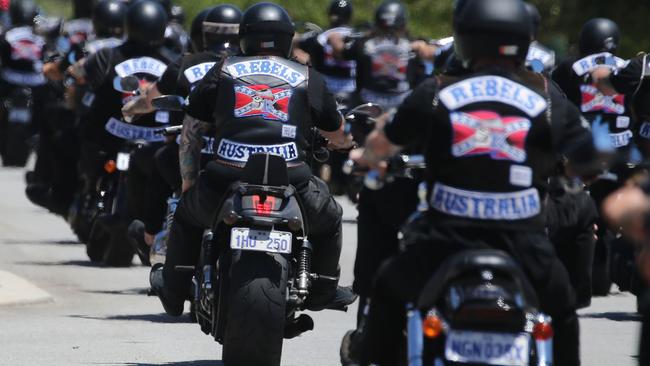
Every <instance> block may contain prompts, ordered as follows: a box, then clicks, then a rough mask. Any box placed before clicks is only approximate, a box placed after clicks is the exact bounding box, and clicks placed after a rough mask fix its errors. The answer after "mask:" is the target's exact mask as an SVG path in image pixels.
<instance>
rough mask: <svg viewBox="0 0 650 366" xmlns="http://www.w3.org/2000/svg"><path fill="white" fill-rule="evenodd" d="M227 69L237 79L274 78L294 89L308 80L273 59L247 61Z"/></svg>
mask: <svg viewBox="0 0 650 366" xmlns="http://www.w3.org/2000/svg"><path fill="white" fill-rule="evenodd" d="M226 68H227V69H228V73H230V75H231V76H232V77H233V78H235V79H239V78H242V77H245V76H253V75H264V76H272V77H275V78H278V79H281V80H284V81H285V82H286V83H287V84H289V85H291V86H293V87H296V86H298V85H300V84H302V83H303V82H304V81H305V80H306V79H307V78H306V76H305V75H303V74H302V73H301V72H299V71H298V70H296V69H294V68H292V67H291V66H290V65H287V64H284V63H281V62H278V61H276V60H273V59H253V60H245V61H240V62H237V63H234V64H231V65H228V66H227V67H226Z"/></svg>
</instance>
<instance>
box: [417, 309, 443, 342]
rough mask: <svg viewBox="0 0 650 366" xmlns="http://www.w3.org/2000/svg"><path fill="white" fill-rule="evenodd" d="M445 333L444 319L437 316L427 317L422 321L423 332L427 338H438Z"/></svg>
mask: <svg viewBox="0 0 650 366" xmlns="http://www.w3.org/2000/svg"><path fill="white" fill-rule="evenodd" d="M443 331H444V325H443V323H442V319H440V318H439V317H438V316H437V315H431V314H430V315H427V317H426V318H424V321H422V332H423V333H424V336H425V337H427V338H437V337H438V336H439V335H441V334H442V332H443Z"/></svg>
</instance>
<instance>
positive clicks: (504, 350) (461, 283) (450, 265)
mask: <svg viewBox="0 0 650 366" xmlns="http://www.w3.org/2000/svg"><path fill="white" fill-rule="evenodd" d="M537 308H538V303H537V297H536V295H535V292H534V290H533V289H532V287H531V285H530V284H529V283H528V281H527V280H526V277H525V275H524V273H523V272H522V270H521V269H520V267H519V266H518V265H517V263H515V262H514V261H513V260H512V258H511V257H510V256H508V254H506V253H505V252H502V251H498V250H492V249H485V250H467V251H463V252H460V253H458V254H456V255H454V256H453V257H451V258H449V259H448V260H447V261H446V262H445V263H444V264H443V265H442V266H441V268H440V269H439V270H438V271H437V272H436V274H434V276H433V277H431V279H430V280H429V282H428V283H427V284H426V286H425V287H424V290H423V291H422V293H421V295H420V298H419V300H418V302H417V303H416V304H410V305H408V309H407V314H408V315H407V334H408V365H409V366H422V365H436V366H437V365H503V366H506V365H507V366H524V365H526V366H527V365H538V366H541V365H544V366H546V365H552V363H553V348H552V344H553V327H552V325H551V319H550V317H548V316H546V315H544V314H543V313H541V312H539V311H538V310H537Z"/></svg>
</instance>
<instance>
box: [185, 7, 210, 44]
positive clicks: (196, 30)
mask: <svg viewBox="0 0 650 366" xmlns="http://www.w3.org/2000/svg"><path fill="white" fill-rule="evenodd" d="M210 10H212V8H207V9H203V10H201V11H200V12H199V13H198V14H196V16H195V17H194V19H193V20H192V25H191V26H190V41H191V43H192V48H193V49H194V52H200V51H203V50H204V48H203V20H204V19H205V17H206V15H208V13H209V12H210Z"/></svg>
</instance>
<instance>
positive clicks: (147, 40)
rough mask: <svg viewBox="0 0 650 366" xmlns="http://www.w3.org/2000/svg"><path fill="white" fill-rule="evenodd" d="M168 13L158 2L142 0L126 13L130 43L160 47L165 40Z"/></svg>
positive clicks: (130, 7) (127, 33)
mask: <svg viewBox="0 0 650 366" xmlns="http://www.w3.org/2000/svg"><path fill="white" fill-rule="evenodd" d="M167 19H168V18H167V13H166V12H165V9H164V8H163V7H162V6H161V5H160V3H159V2H158V1H153V0H140V1H137V2H135V3H134V4H133V5H131V6H129V9H128V10H127V13H126V35H127V39H128V40H129V41H132V42H135V43H138V44H141V45H143V46H148V47H158V46H160V45H161V44H162V43H163V41H164V39H165V28H166V27H167Z"/></svg>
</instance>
